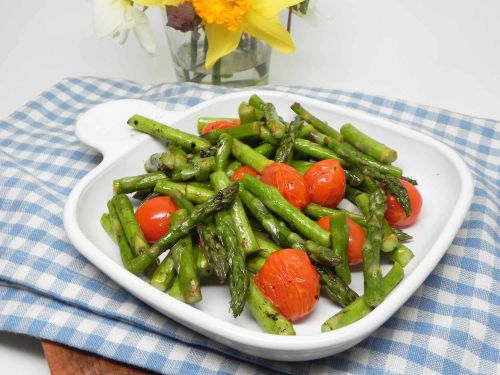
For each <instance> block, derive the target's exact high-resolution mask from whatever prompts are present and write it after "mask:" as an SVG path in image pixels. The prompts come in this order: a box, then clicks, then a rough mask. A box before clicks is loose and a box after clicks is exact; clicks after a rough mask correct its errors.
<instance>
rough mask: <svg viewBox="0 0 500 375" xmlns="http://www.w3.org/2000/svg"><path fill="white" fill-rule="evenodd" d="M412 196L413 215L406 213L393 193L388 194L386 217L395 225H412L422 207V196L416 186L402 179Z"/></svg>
mask: <svg viewBox="0 0 500 375" xmlns="http://www.w3.org/2000/svg"><path fill="white" fill-rule="evenodd" d="M400 181H401V183H402V184H403V186H404V187H405V189H406V191H407V192H408V197H409V198H410V204H411V215H410V216H406V213H405V211H404V209H403V207H401V205H400V204H399V202H398V201H397V200H396V198H394V197H393V196H392V195H391V194H389V193H388V194H387V209H386V210H385V215H384V216H385V219H386V220H387V222H388V223H389V224H391V225H393V226H395V227H399V228H404V227H407V226H410V225H412V224H413V223H414V222H415V220H417V218H418V216H419V215H420V210H421V209H422V196H421V195H420V192H419V191H418V190H417V188H416V187H415V186H413V185H412V184H410V183H409V182H408V181H406V180H400Z"/></svg>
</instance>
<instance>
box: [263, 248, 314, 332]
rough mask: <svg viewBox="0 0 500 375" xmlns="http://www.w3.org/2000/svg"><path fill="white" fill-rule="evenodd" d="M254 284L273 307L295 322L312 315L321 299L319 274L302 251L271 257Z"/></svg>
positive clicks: (273, 254) (291, 251) (276, 252)
mask: <svg viewBox="0 0 500 375" xmlns="http://www.w3.org/2000/svg"><path fill="white" fill-rule="evenodd" d="M254 281H255V284H256V285H257V286H258V288H259V289H260V291H261V292H262V294H264V296H266V298H267V299H268V300H270V301H271V303H272V304H273V305H274V307H276V309H277V310H278V311H279V312H280V313H281V314H283V315H284V316H285V317H286V318H287V319H289V320H290V321H292V322H294V321H297V320H299V319H301V318H303V317H304V316H306V315H307V314H309V313H310V312H311V311H312V310H313V309H314V307H315V306H316V303H317V302H318V299H319V292H320V285H319V277H318V273H317V272H316V269H315V268H314V266H313V265H312V264H311V261H310V260H309V257H308V256H307V254H306V253H305V252H303V251H300V250H295V249H283V250H278V251H275V252H274V253H272V254H271V255H270V256H269V258H267V260H266V262H265V263H264V265H263V266H262V268H261V269H260V271H259V272H258V273H257V275H255V278H254Z"/></svg>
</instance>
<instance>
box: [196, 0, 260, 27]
mask: <svg viewBox="0 0 500 375" xmlns="http://www.w3.org/2000/svg"><path fill="white" fill-rule="evenodd" d="M191 1H192V3H193V6H194V9H195V11H196V14H197V15H198V16H199V17H200V18H201V19H202V20H203V21H205V22H206V23H216V24H218V25H225V26H226V28H227V29H228V30H231V31H234V30H237V29H238V28H239V27H240V25H241V22H242V20H243V16H244V15H245V14H246V13H247V12H248V9H249V8H250V0H191Z"/></svg>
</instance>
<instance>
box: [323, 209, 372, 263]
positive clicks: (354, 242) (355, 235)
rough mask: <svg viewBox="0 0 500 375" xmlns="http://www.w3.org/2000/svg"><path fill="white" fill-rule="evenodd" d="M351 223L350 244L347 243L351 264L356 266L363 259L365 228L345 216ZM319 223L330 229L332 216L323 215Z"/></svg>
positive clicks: (349, 223) (348, 223) (348, 222)
mask: <svg viewBox="0 0 500 375" xmlns="http://www.w3.org/2000/svg"><path fill="white" fill-rule="evenodd" d="M345 221H346V222H347V225H349V244H348V245H347V257H348V258H349V265H350V266H355V265H356V264H359V263H361V262H362V261H363V242H365V237H366V233H365V230H364V229H363V228H362V227H361V225H359V224H358V223H356V222H355V221H353V220H351V219H349V218H348V217H346V218H345ZM318 225H319V226H320V227H322V228H324V229H326V230H328V231H329V230H330V216H325V217H322V218H321V219H319V220H318Z"/></svg>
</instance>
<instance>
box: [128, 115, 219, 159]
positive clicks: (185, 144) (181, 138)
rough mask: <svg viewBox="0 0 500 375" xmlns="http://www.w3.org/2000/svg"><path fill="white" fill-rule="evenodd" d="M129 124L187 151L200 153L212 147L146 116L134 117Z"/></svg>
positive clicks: (207, 142) (202, 140)
mask: <svg viewBox="0 0 500 375" xmlns="http://www.w3.org/2000/svg"><path fill="white" fill-rule="evenodd" d="M127 124H128V125H129V126H131V127H133V128H134V129H137V130H139V131H142V132H144V133H148V134H150V135H152V136H154V137H157V138H163V139H166V140H168V141H170V142H172V143H174V144H176V145H178V146H180V147H182V148H183V149H185V150H187V151H195V152H199V151H201V150H203V149H204V148H207V147H210V146H211V144H210V142H209V141H207V140H206V139H203V138H200V137H197V136H196V135H192V134H189V133H186V132H183V131H182V130H178V129H174V128H171V127H170V126H167V125H165V124H161V123H159V122H157V121H155V120H152V119H149V118H146V117H144V116H140V115H133V116H132V117H131V118H130V119H129V120H128V121H127Z"/></svg>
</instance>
